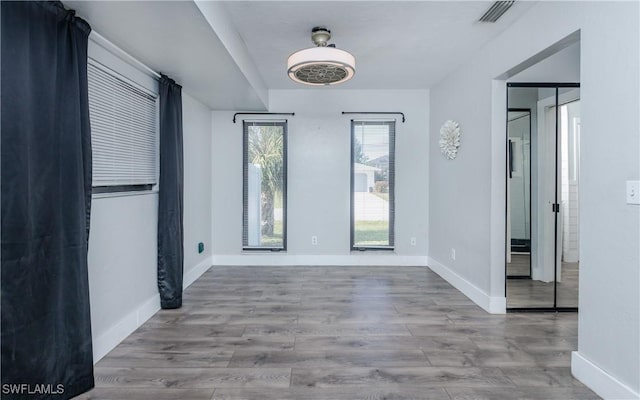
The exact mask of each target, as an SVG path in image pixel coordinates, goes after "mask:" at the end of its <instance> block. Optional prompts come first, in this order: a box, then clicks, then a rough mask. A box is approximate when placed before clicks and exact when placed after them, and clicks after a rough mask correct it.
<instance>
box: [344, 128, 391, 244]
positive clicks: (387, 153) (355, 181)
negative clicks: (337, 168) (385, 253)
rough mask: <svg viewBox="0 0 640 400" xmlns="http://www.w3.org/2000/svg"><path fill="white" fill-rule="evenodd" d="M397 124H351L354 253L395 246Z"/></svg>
mask: <svg viewBox="0 0 640 400" xmlns="http://www.w3.org/2000/svg"><path fill="white" fill-rule="evenodd" d="M394 153H395V122H394V121H352V122H351V249H352V250H366V249H381V250H392V249H393V245H394V233H393V226H394V179H395V178H394V172H395V160H394Z"/></svg>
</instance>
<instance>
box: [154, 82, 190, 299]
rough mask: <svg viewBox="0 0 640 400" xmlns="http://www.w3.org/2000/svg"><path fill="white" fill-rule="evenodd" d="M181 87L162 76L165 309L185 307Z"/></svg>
mask: <svg viewBox="0 0 640 400" xmlns="http://www.w3.org/2000/svg"><path fill="white" fill-rule="evenodd" d="M183 181H184V167H183V161H182V87H181V86H180V85H178V84H176V83H175V82H174V81H173V80H172V79H170V78H168V77H167V76H165V75H162V76H161V77H160V182H159V184H160V193H159V199H158V290H159V292H160V305H161V306H162V308H179V307H181V306H182V273H183V263H184V250H183V241H184V233H183V227H182V214H183V211H182V210H183Z"/></svg>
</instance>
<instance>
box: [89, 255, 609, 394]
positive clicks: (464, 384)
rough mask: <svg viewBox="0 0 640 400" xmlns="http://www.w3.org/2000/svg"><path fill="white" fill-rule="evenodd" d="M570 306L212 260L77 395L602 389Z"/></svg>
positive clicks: (408, 280)
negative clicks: (577, 368)
mask: <svg viewBox="0 0 640 400" xmlns="http://www.w3.org/2000/svg"><path fill="white" fill-rule="evenodd" d="M577 333H578V322H577V315H576V314H509V315H490V314H487V313H486V312H485V311H483V310H482V309H480V308H479V307H477V306H476V305H474V304H473V303H472V302H471V301H469V300H468V299H467V298H466V297H465V296H463V295H462V294H461V293H460V292H458V291H457V290H456V289H454V288H453V287H452V286H451V285H449V284H448V283H447V282H445V281H444V280H442V279H441V278H440V277H438V276H437V275H436V274H434V273H433V272H431V271H430V270H428V269H426V268H422V267H224V266H216V267H213V268H211V269H210V270H209V271H208V272H207V273H206V274H204V275H203V276H202V277H201V278H200V279H199V280H198V281H197V282H195V283H194V284H193V285H192V286H191V287H190V288H188V289H187V290H186V291H185V294H184V305H183V307H182V308H181V309H178V310H163V311H160V312H158V313H157V314H156V315H155V316H154V317H152V318H151V319H150V320H149V321H148V322H146V323H145V324H144V325H143V326H142V327H140V328H139V329H138V330H137V331H136V332H134V333H133V334H132V335H131V336H129V337H128V338H127V339H125V340H124V341H123V342H122V343H121V344H120V345H119V346H118V347H116V348H115V349H114V350H113V351H112V352H111V353H109V354H108V355H107V356H106V357H105V358H104V359H102V360H101V361H100V362H98V364H97V365H96V368H95V377H96V388H95V389H94V390H92V391H90V392H88V393H86V394H84V395H82V396H80V397H78V398H79V399H128V400H135V399H150V400H151V399H153V400H163V399H180V400H187V399H189V400H200V399H202V400H205V399H207V400H209V399H218V400H222V399H226V400H232V399H233V400H239V399H267V400H275V399H292V400H293V399H295V400H302V399H316V400H332V399H333V400H342V399H344V400H358V399H369V400H374V399H429V400H439V399H443V400H445V399H446V400H451V399H456V400H471V399H477V400H480V399H490V400H500V399H505V400H508V399H532V400H535V399H538V400H542V399H544V400H553V399H558V400H559V399H562V400H570V399H579V400H589V399H598V398H599V397H598V396H596V395H595V394H594V393H593V392H591V391H590V390H589V389H587V388H586V387H585V386H583V385H582V384H581V383H580V382H578V381H577V380H575V379H574V378H573V377H572V376H571V373H570V369H569V365H570V353H571V351H572V350H575V349H576V348H577Z"/></svg>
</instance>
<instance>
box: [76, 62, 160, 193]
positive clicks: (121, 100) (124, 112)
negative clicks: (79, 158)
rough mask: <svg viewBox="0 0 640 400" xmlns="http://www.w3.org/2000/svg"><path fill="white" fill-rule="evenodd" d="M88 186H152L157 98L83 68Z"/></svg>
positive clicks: (101, 72) (108, 75)
mask: <svg viewBox="0 0 640 400" xmlns="http://www.w3.org/2000/svg"><path fill="white" fill-rule="evenodd" d="M88 81H89V114H90V118H91V142H92V150H93V186H94V187H109V186H129V185H155V184H156V183H157V172H156V171H157V157H158V156H157V153H158V145H157V136H158V135H157V112H158V111H157V107H156V98H157V96H155V95H153V94H151V93H148V92H146V91H145V90H143V89H141V88H138V87H136V86H135V85H133V84H131V83H129V82H127V81H126V80H125V79H123V78H120V77H119V76H118V75H116V74H115V73H113V72H111V71H109V70H108V69H106V68H104V67H101V66H100V65H97V64H95V63H92V62H90V63H89V64H88Z"/></svg>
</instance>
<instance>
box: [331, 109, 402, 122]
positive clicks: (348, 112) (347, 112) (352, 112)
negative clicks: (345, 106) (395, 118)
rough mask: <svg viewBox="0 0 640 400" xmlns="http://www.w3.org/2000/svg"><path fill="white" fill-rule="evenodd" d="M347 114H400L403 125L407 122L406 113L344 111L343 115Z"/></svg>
mask: <svg viewBox="0 0 640 400" xmlns="http://www.w3.org/2000/svg"><path fill="white" fill-rule="evenodd" d="M347 114H376V115H379V114H398V115H402V123H403V124H404V122H405V121H406V119H405V117H404V113H403V112H400V111H389V112H382V111H358V112H355V111H343V112H342V115H347Z"/></svg>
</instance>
